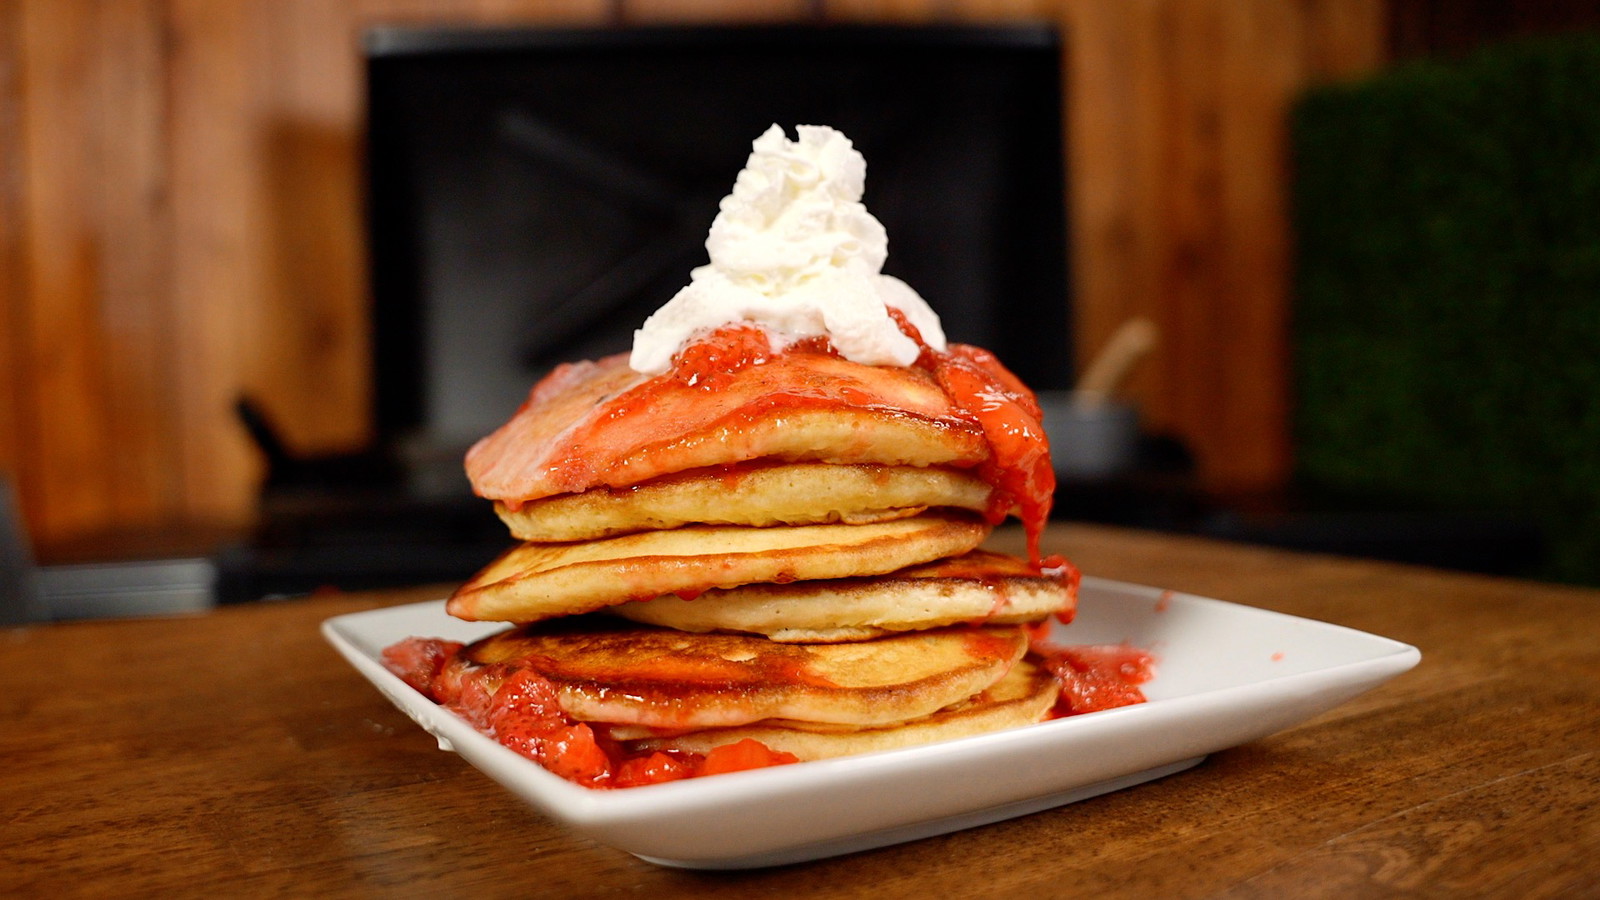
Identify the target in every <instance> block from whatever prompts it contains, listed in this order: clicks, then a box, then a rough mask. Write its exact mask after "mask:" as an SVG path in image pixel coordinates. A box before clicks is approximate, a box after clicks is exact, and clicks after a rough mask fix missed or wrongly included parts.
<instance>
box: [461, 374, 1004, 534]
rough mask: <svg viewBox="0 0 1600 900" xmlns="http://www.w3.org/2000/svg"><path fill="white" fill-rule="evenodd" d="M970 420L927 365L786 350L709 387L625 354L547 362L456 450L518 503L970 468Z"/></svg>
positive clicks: (496, 495) (978, 436)
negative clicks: (502, 420)
mask: <svg viewBox="0 0 1600 900" xmlns="http://www.w3.org/2000/svg"><path fill="white" fill-rule="evenodd" d="M988 456H989V447H988V444H987V442H986V441H985V439H984V434H983V430H982V428H980V427H979V426H978V424H977V423H976V422H975V421H973V420H972V418H971V417H970V416H968V415H966V414H964V413H963V412H961V411H960V410H959V409H957V408H956V407H955V406H954V404H953V403H952V402H951V400H950V398H949V397H948V396H947V395H946V394H945V392H944V391H943V390H942V389H941V388H940V387H939V385H938V384H937V383H936V382H935V381H934V379H933V377H932V376H931V375H929V374H928V373H927V372H926V371H924V370H922V369H918V368H914V367H912V368H900V367H895V366H866V365H861V364H859V363H853V362H850V361H849V360H845V359H841V358H839V357H835V356H830V355H827V354H822V353H802V352H796V353H784V354H780V355H778V356H777V357H775V358H774V359H772V360H770V361H767V362H764V363H762V364H760V365H754V366H750V367H748V368H745V369H741V370H739V371H738V372H736V373H734V374H732V375H730V376H729V377H728V378H727V379H725V380H721V381H720V382H719V383H718V384H717V385H716V387H715V388H714V389H711V388H707V387H706V386H703V385H702V386H696V385H691V384H689V383H687V382H684V381H680V380H678V379H677V378H675V377H674V376H673V375H672V374H671V373H668V374H666V375H660V376H656V377H654V378H646V377H644V376H642V375H639V374H638V373H636V372H634V371H633V370H632V369H629V368H628V360H627V356H626V354H619V355H616V356H611V357H607V358H605V359H602V360H600V361H599V362H580V363H569V364H565V365H562V366H559V367H557V368H556V369H555V371H553V372H551V374H550V375H549V376H547V377H546V378H545V379H544V380H543V381H541V382H539V384H537V385H535V386H534V388H533V391H532V392H531V393H530V394H529V397H528V400H527V402H525V403H524V404H523V405H522V407H521V408H520V409H519V410H518V411H517V413H516V415H515V416H513V417H512V419H511V420H510V421H509V422H507V423H506V424H505V425H502V426H501V427H500V428H499V429H498V430H496V431H495V432H494V433H493V434H490V435H489V436H488V437H486V438H484V439H483V440H481V441H479V442H478V443H477V444H476V445H474V446H473V448H472V450H471V451H469V452H468V454H467V460H466V468H467V475H468V478H469V479H470V480H471V482H472V486H473V489H474V490H475V491H476V492H477V493H478V495H479V496H482V497H487V498H489V499H491V500H498V501H502V502H504V503H506V504H507V505H508V506H509V507H511V508H513V509H514V508H515V507H517V506H518V505H520V504H522V503H524V502H526V501H529V500H535V499H539V498H542V497H551V496H555V495H557V494H571V493H579V492H582V491H586V490H588V489H590V488H594V487H602V486H604V487H614V488H617V487H627V486H630V485H636V484H641V483H644V482H648V481H652V480H654V479H656V478H659V477H661V476H663V475H670V474H674V473H678V472H684V471H688V470H691V469H700V468H707V467H712V466H723V465H730V464H734V463H740V462H746V461H750V460H758V459H768V460H781V461H789V462H797V461H815V462H827V463H845V464H854V463H878V464H882V465H910V466H951V467H955V468H971V467H974V466H976V465H978V464H979V463H981V462H983V461H984V460H985V459H987V458H988Z"/></svg>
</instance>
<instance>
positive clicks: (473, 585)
mask: <svg viewBox="0 0 1600 900" xmlns="http://www.w3.org/2000/svg"><path fill="white" fill-rule="evenodd" d="M989 530H990V529H989V526H988V525H987V524H986V523H985V522H984V521H983V520H981V519H979V518H977V517H975V516H970V515H959V514H933V513H926V514H923V515H920V516H912V517H909V518H904V519H895V520H893V521H889V522H874V523H871V524H867V525H796V526H780V527H776V528H742V527H737V526H709V525H708V526H688V527H684V528H676V529H673V530H670V531H646V532H642V533H639V534H630V535H624V536H622V537H615V538H607V539H605V540H598V541H583V542H580V543H575V544H531V543H530V544H523V545H521V546H519V547H515V548H513V549H512V550H510V551H509V552H507V553H506V554H505V555H503V556H501V557H500V558H499V559H497V560H495V561H494V562H492V563H490V564H489V565H488V566H487V567H486V568H485V569H484V570H483V571H481V572H479V573H478V574H477V575H476V576H474V577H473V578H472V580H471V581H469V582H467V583H466V584H465V585H462V586H461V587H460V588H459V589H457V590H456V592H455V593H454V594H453V595H452V596H451V597H450V601H449V603H448V604H447V606H446V609H447V611H448V612H449V613H450V614H451V615H453V616H456V617H457V618H462V619H469V620H480V621H496V622H537V621H540V620H542V619H549V618H554V617H556V616H568V615H576V614H579V613H585V612H592V611H593V610H597V609H601V608H603V607H607V606H612V605H615V604H618V603H623V602H626V601H628V600H639V599H647V598H651V597H656V596H658V595H660V594H663V593H675V594H680V595H688V594H695V593H700V592H703V591H707V590H711V589H713V588H729V587H735V586H737V585H741V584H750V583H753V582H787V581H805V580H813V579H823V578H849V577H853V576H858V575H878V574H882V573H885V572H893V571H895V570H896V569H903V568H905V567H907V566H912V565H916V564H918V563H924V562H929V561H931V560H935V559H939V558H941V557H945V556H952V555H956V554H961V553H965V552H967V551H968V550H971V549H973V548H975V547H977V546H978V544H980V543H982V542H983V539H984V538H985V537H986V536H988V534H989Z"/></svg>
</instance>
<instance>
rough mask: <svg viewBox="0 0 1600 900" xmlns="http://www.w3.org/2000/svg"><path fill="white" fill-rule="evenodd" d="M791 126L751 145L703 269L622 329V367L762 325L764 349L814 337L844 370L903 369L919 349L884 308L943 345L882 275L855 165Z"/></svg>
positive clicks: (919, 307)
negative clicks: (841, 360)
mask: <svg viewBox="0 0 1600 900" xmlns="http://www.w3.org/2000/svg"><path fill="white" fill-rule="evenodd" d="M796 130H797V133H798V139H797V140H794V141H791V140H789V138H788V136H787V135H785V134H784V132H783V129H782V128H779V127H778V126H777V125H773V126H772V127H771V128H768V129H767V131H766V132H765V133H764V134H762V135H761V137H759V138H757V139H756V140H755V142H754V143H753V144H752V145H751V148H752V149H751V153H750V158H749V160H748V161H747V162H746V163H745V167H744V170H743V171H741V172H740V173H739V177H738V179H737V180H735V182H734V185H733V193H731V194H729V195H728V196H726V197H724V198H723V199H722V203H721V205H720V211H719V212H718V213H717V217H716V219H715V220H714V221H713V222H712V223H711V234H710V236H709V237H707V238H706V251H707V253H709V254H710V257H711V262H710V264H708V265H704V266H700V267H699V268H696V269H694V270H693V271H692V272H691V273H690V276H689V279H690V280H689V284H688V285H686V286H685V287H684V288H683V289H682V290H680V291H678V293H677V295H676V296H674V297H673V298H672V299H671V300H669V301H667V302H666V303H665V304H663V305H662V307H661V308H660V309H658V310H656V312H655V313H654V314H653V315H651V316H650V318H648V319H646V320H645V322H644V326H643V327H642V328H640V329H639V330H637V331H635V332H634V336H633V354H632V356H630V357H629V365H630V366H631V367H632V368H633V369H634V371H637V372H640V373H643V374H646V375H657V374H660V373H662V372H665V371H667V369H669V368H670V367H671V365H672V358H673V357H674V356H676V355H677V353H678V351H680V350H682V349H683V348H684V347H686V346H688V345H689V344H690V343H692V342H693V341H694V340H696V339H697V338H698V337H700V336H702V335H704V334H706V333H708V332H710V331H712V330H714V329H717V328H720V327H722V326H724V325H729V324H733V323H741V322H743V323H750V324H754V325H757V326H760V327H761V328H763V329H764V330H765V331H766V332H767V334H768V336H769V339H770V341H771V343H772V346H773V349H774V350H778V349H782V348H783V347H785V346H787V345H789V344H791V343H793V342H795V341H798V340H802V339H805V338H810V337H819V336H823V337H827V338H828V339H829V341H831V342H832V344H833V347H834V349H836V350H838V351H839V353H840V354H841V355H843V356H844V357H845V358H846V359H849V360H851V361H853V362H858V363H864V364H866V365H875V366H877V365H894V366H908V365H911V364H912V363H913V362H915V361H916V359H917V355H918V353H919V348H918V347H917V345H916V342H915V341H912V340H911V339H910V338H908V337H906V336H905V334H903V333H902V332H901V331H900V328H899V327H898V326H897V325H896V324H895V321H894V319H892V318H891V317H890V315H889V310H890V309H898V310H900V312H901V313H903V314H904V315H905V317H906V320H907V321H909V322H910V323H911V324H912V325H914V326H916V328H917V330H918V331H920V332H921V333H922V339H923V340H924V341H925V342H927V344H928V346H930V347H932V348H933V349H935V350H939V351H943V350H944V349H946V343H945V336H944V329H943V328H942V327H941V326H940V324H939V316H938V314H936V313H935V312H934V311H933V310H932V309H931V308H929V306H928V304H927V302H926V301H924V300H923V299H922V297H921V296H920V295H918V294H917V292H916V291H915V290H912V288H911V287H910V286H909V285H907V284H906V283H905V282H903V281H901V280H899V279H897V278H895V277H893V276H891V275H884V274H883V272H882V270H883V262H884V260H885V259H886V258H888V255H889V239H888V235H887V233H886V232H885V231H884V228H883V225H882V224H881V223H880V222H879V221H878V220H877V219H875V218H873V217H872V214H871V213H869V212H867V208H866V207H865V206H863V205H862V203H861V194H862V190H863V188H864V187H865V185H866V175H867V163H866V160H865V159H863V158H862V156H861V153H860V152H859V151H857V150H856V149H855V147H854V145H852V144H851V143H850V139H849V138H847V137H845V136H844V135H843V134H840V133H839V132H838V131H835V130H834V129H832V128H828V127H826V126H820V125H801V126H799V127H798V128H797V129H796Z"/></svg>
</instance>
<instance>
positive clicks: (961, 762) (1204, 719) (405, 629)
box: [322, 578, 1421, 869]
mask: <svg viewBox="0 0 1600 900" xmlns="http://www.w3.org/2000/svg"><path fill="white" fill-rule="evenodd" d="M503 627H505V626H503V625H500V624H497V623H481V622H480V623H473V622H463V621H460V620H457V619H453V618H451V617H450V616H448V615H446V614H445V611H444V603H443V602H442V601H438V602H431V603H419V604H413V605H410V606H399V607H391V608H388V609H378V610H372V611H370V612H363V613H352V614H350V615H344V616H338V617H336V618H333V619H329V620H328V621H326V622H324V623H323V626H322V631H323V634H324V635H325V636H326V637H327V639H328V640H329V641H330V642H331V643H332V644H333V645H334V646H335V647H336V648H338V650H339V652H340V653H342V654H344V656H345V658H346V659H348V660H349V661H350V663H351V664H352V665H353V666H355V667H356V669H357V670H359V671H360V672H361V674H362V675H364V676H366V678H367V679H368V680H370V681H371V682H372V683H373V684H374V685H376V686H377V688H378V690H380V691H382V692H383V694H384V695H385V696H386V697H388V698H389V699H390V701H392V702H393V703H394V704H395V705H396V706H398V707H399V708H400V709H402V710H404V711H405V712H406V714H407V715H409V716H410V717H411V718H412V719H414V720H416V722H417V724H419V725H421V726H422V727H423V728H425V729H427V730H428V731H429V732H431V733H432V734H433V735H434V736H435V737H437V738H438V740H439V746H440V747H441V748H442V749H447V750H455V751H456V752H457V753H459V754H461V756H462V758H463V759H465V760H466V761H467V762H469V763H471V764H472V765H474V766H476V767H477V768H478V769H480V770H482V771H483V772H484V773H485V774H487V775H488V776H489V777H490V778H493V779H494V780H495V781H498V782H499V783H500V784H501V785H503V786H504V787H506V788H507V789H508V790H510V791H512V792H513V793H515V794H516V795H518V796H519V797H521V798H522V799H523V800H525V801H526V802H528V803H529V804H531V805H533V806H534V807H535V808H536V809H538V810H539V811H540V812H542V813H544V814H545V815H547V816H549V817H550V818H552V819H554V820H556V821H559V822H562V823H564V824H566V825H567V826H568V827H570V828H572V829H573V830H575V831H579V832H582V833H583V834H585V835H588V836H589V837H592V838H594V839H595V840H597V841H600V842H601V843H605V844H609V845H611V846H613V847H617V848H619V849H622V850H626V851H627V852H629V853H632V854H634V855H636V856H639V857H641V858H643V859H647V860H650V861H652V862H656V863H661V864H663V865H671V866H684V867H689V868H705V869H731V868H748V867H754V866H768V865H780V864H784V863H792V862H800V861H803V860H809V859H819V858H822V857H827V856H834V855H838V854H842V853H849V852H853V851H856V850H865V849H868V848H871V847H880V846H884V845H887V844H893V843H898V842H901V841H908V840H914V839H917V838H922V837H927V836H930V835H935V834H943V833H945V832H949V831H955V830H957V829H961V828H969V827H972V826H975V825H982V824H986V823H989V822H996V821H999V820H1001V819H1006V818H1010V817H1012V816H1019V815H1023V814H1026V813H1030V812H1036V811H1038V810H1041V809H1048V808H1050V807H1053V806H1059V805H1061V804H1065V803H1072V802H1075V801H1077V800H1082V799H1085V798H1087V797H1092V796H1095V795H1096V794H1102V793H1105V792H1107V791H1112V790H1117V789H1119V788H1124V787H1128V786H1131V785H1135V784H1138V783H1140V782H1143V781H1149V780H1151V779H1154V778H1159V777H1161V776H1163V775H1168V774H1171V773H1173V772H1177V771H1180V770H1182V769H1185V768H1188V767H1190V766H1192V765H1195V764H1196V763H1198V762H1200V760H1202V759H1203V758H1204V757H1205V755H1206V754H1208V753H1212V752H1214V751H1217V750H1223V749H1226V748H1228V747H1232V746H1235V745H1238V744H1241V743H1245V742H1247V741H1252V740H1256V739H1258V738H1262V737H1265V736H1267V735H1269V734H1272V733H1274V732H1276V731H1280V730H1282V729H1284V728H1287V727H1289V726H1290V725H1294V724H1296V723H1299V722H1302V721H1304V720H1306V719H1309V718H1311V717H1312V716H1315V715H1317V714H1319V713H1322V712H1324V711H1326V710H1328V709H1331V708H1333V707H1334V706H1337V705H1338V704H1340V703H1343V702H1344V701H1346V700H1348V699H1350V698H1351V697H1354V696H1355V695H1357V694H1359V693H1362V692H1363V691H1366V690H1369V689H1371V688H1373V687H1376V686H1377V685H1379V684H1381V683H1383V682H1384V681H1386V680H1388V679H1390V678H1392V677H1394V676H1396V675H1399V674H1400V673H1402V672H1404V671H1406V670H1407V669H1410V668H1411V667H1412V666H1414V665H1416V664H1417V661H1418V660H1419V659H1421V654H1420V653H1419V652H1418V651H1417V649H1416V648H1415V647H1412V646H1409V645H1407V644H1402V643H1400V642H1398V641H1392V640H1389V639H1388V638H1382V637H1377V636H1375V635H1370V634H1365V633H1363V632H1359V631H1354V630H1351V629H1348V628H1342V627H1340V626H1337V625H1329V624H1326V623H1323V622H1315V621H1311V620H1309V619H1301V618H1296V617H1294V616H1287V615H1283V614H1281V613H1274V612H1269V611H1266V610H1261V609H1255V608H1252V607H1247V606H1238V605H1235V604H1231V603H1224V602H1222V601H1219V600H1210V599H1206V598H1203V597H1195V596H1190V595H1186V594H1178V593H1174V592H1171V591H1163V590H1161V589H1159V588H1149V587H1141V586H1137V585H1130V584H1123V583H1119V582H1112V581H1105V580H1102V579H1096V578H1085V579H1084V581H1083V590H1082V592H1081V595H1080V598H1079V604H1078V616H1077V620H1076V621H1074V622H1073V623H1072V624H1071V625H1070V626H1060V625H1057V626H1056V631H1055V633H1054V634H1053V635H1052V639H1053V640H1055V641H1056V642H1058V643H1061V644H1102V643H1122V642H1127V643H1130V644H1133V645H1135V646H1138V647H1142V648H1145V649H1148V650H1152V651H1154V653H1155V654H1156V656H1157V659H1158V663H1157V667H1156V677H1155V679H1154V680H1152V681H1151V682H1150V683H1148V684H1146V685H1145V695H1146V696H1147V697H1148V698H1149V701H1150V702H1148V703H1144V704H1140V705H1138V706H1129V707H1124V708H1121V709H1113V710H1107V711H1105V712H1098V713H1090V714H1088V715H1083V716H1075V717H1071V718H1066V719H1057V720H1053V721H1049V722H1042V723H1040V724H1038V725H1031V726H1028V727H1026V728H1018V729H1014V730H1011V731H1002V732H996V733H993V734H986V735H979V736H977V737H971V738H963V739H960V740H954V741H947V742H945V743H940V744H931V745H928V746H923V747H911V748H907V749H903V750H892V751H887V752H883V753H872V754H866V755H862V756H853V757H846V758H841V759H829V760H821V761H818V762H808V763H798V764H795V765H789V766H778V767H775V768H769V769H757V770H753V771H748V772H734V773H730V774H727V775H717V776H713V777H709V778H699V779H692V780H689V781H678V782H670V783H667V784H658V785H649V786H646V787H636V788H627V789H624V790H611V791H606V790H591V789H588V788H582V787H579V786H577V785H575V784H572V783H570V782H567V781H565V780H563V779H561V778H559V777H557V776H555V775H552V774H550V773H549V772H547V771H545V770H544V769H543V768H541V767H540V766H539V765H538V764H536V763H533V762H531V761H529V760H527V759H524V758H523V757H521V756H519V755H517V754H516V753H514V752H512V751H511V750H508V749H506V748H505V747H503V746H501V745H500V744H498V743H496V742H495V741H494V740H492V739H491V738H488V737H485V736H484V735H482V734H480V733H478V732H477V731H475V730H473V728H472V727H471V726H470V725H468V724H467V723H466V722H465V721H464V720H462V719H460V718H458V717H457V716H455V715H454V714H453V713H450V712H447V711H445V710H444V709H442V708H441V707H439V706H438V705H436V704H434V703H433V702H432V701H430V700H428V699H427V698H425V697H423V696H422V695H421V694H418V693H417V692H416V691H414V690H412V689H411V688H409V687H407V686H406V685H405V683H404V682H402V681H401V680H400V679H398V678H396V677H395V676H394V675H392V674H390V673H389V672H388V671H387V670H385V669H384V668H383V664H382V663H381V661H380V653H381V652H382V650H383V648H384V647H386V646H388V645H389V644H392V643H394V642H395V641H398V640H401V639H403V638H406V637H411V636H419V637H439V638H446V639H449V640H458V641H471V640H475V639H477V638H479V637H482V636H484V635H486V634H489V633H491V632H493V631H497V630H499V629H501V628H503Z"/></svg>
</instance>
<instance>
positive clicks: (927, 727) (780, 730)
mask: <svg viewBox="0 0 1600 900" xmlns="http://www.w3.org/2000/svg"><path fill="white" fill-rule="evenodd" d="M1058 691H1059V688H1058V685H1057V684H1056V681H1055V679H1054V678H1052V677H1051V676H1050V673H1049V672H1046V671H1045V670H1043V669H1042V668H1040V667H1038V666H1036V665H1034V664H1033V663H1031V662H1029V661H1027V660H1024V661H1021V662H1019V663H1017V665H1016V666H1015V667H1014V668H1012V670H1011V671H1010V672H1009V673H1007V674H1006V676H1005V677H1004V678H1002V679H1001V680H1000V681H999V682H997V683H995V684H994V685H993V686H991V687H990V688H988V689H986V690H984V691H983V692H981V693H979V694H978V695H977V696H975V697H972V698H970V699H968V700H965V701H962V702H960V703H957V704H954V705H952V706H949V707H946V708H944V709H941V710H939V711H937V712H934V713H932V714H930V715H927V716H924V717H922V718H920V719H915V720H912V721H909V722H903V723H900V724H897V725H888V726H882V727H877V728H838V727H826V726H821V727H819V726H817V725H813V724H810V723H803V722H778V721H767V722H756V723H754V724H751V725H744V726H739V727H735V728H719V729H714V730H708V731H696V732H690V733H687V734H679V735H674V736H670V737H651V738H643V739H637V740H630V741H627V742H626V743H625V744H624V747H625V748H626V749H627V750H628V751H629V752H647V751H650V750H688V751H692V752H696V753H709V752H710V751H711V750H713V749H714V748H716V747H719V746H722V745H724V744H731V743H734V742H736V741H740V740H743V739H745V738H753V739H755V740H757V741H760V742H761V743H763V744H765V745H767V746H768V747H770V748H771V749H773V750H777V751H779V752H785V753H793V754H794V755H795V756H797V757H799V758H800V759H802V760H812V759H826V758H829V757H834V756H850V755H853V754H857V753H871V752H876V751H879V750H894V749H898V748H901V747H911V746H916V745H919V744H931V743H934V742H936V741H947V740H953V739H955V738H960V737H969V736H971V735H975V734H986V733H988V732H991V731H999V730H1001V729H1005V728H1018V727H1021V726H1023V725H1032V724H1034V723H1035V722H1039V721H1041V720H1043V719H1044V718H1045V716H1046V715H1048V714H1049V712H1050V708H1051V707H1052V706H1054V705H1055V702H1056V695H1057V693H1058Z"/></svg>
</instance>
